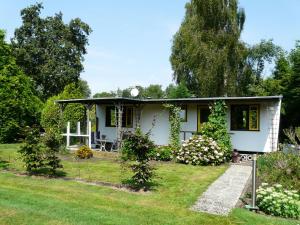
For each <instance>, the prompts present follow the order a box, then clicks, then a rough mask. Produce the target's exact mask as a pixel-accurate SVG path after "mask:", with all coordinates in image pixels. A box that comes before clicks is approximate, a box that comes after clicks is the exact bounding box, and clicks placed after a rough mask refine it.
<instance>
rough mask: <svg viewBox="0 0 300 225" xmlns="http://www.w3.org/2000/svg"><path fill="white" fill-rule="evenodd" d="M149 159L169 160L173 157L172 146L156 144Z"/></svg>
mask: <svg viewBox="0 0 300 225" xmlns="http://www.w3.org/2000/svg"><path fill="white" fill-rule="evenodd" d="M151 159H153V160H156V161H170V160H172V159H173V153H172V147H171V146H169V145H162V146H157V147H156V148H155V149H154V150H153V151H152V152H151Z"/></svg>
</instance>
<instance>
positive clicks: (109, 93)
mask: <svg viewBox="0 0 300 225" xmlns="http://www.w3.org/2000/svg"><path fill="white" fill-rule="evenodd" d="M103 97H116V93H115V92H113V91H111V92H106V91H103V92H99V93H96V94H94V95H93V98H103Z"/></svg>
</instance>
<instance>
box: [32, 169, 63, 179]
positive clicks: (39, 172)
mask: <svg viewBox="0 0 300 225" xmlns="http://www.w3.org/2000/svg"><path fill="white" fill-rule="evenodd" d="M29 175H31V176H32V175H34V176H46V177H53V178H56V177H65V176H66V175H67V173H66V172H65V171H62V170H56V171H53V170H51V169H50V168H39V169H35V170H32V171H30V172H29Z"/></svg>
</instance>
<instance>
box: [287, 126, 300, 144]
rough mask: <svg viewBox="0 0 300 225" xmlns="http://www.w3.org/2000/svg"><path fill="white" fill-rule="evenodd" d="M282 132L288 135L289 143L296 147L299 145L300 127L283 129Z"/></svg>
mask: <svg viewBox="0 0 300 225" xmlns="http://www.w3.org/2000/svg"><path fill="white" fill-rule="evenodd" d="M283 133H284V134H285V136H287V137H288V139H289V142H290V143H291V144H293V145H295V147H296V148H299V147H300V127H295V128H292V127H290V128H289V129H284V130H283Z"/></svg>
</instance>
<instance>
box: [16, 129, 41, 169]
mask: <svg viewBox="0 0 300 225" xmlns="http://www.w3.org/2000/svg"><path fill="white" fill-rule="evenodd" d="M26 133H27V136H26V138H25V143H24V144H23V145H22V146H21V147H20V149H19V151H18V152H19V153H20V154H21V159H22V161H23V162H24V163H25V167H26V170H27V171H29V172H32V171H33V170H35V169H39V168H41V167H43V166H44V152H45V146H44V145H43V144H42V143H41V142H40V131H39V128H37V127H34V128H30V127H27V128H26Z"/></svg>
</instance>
